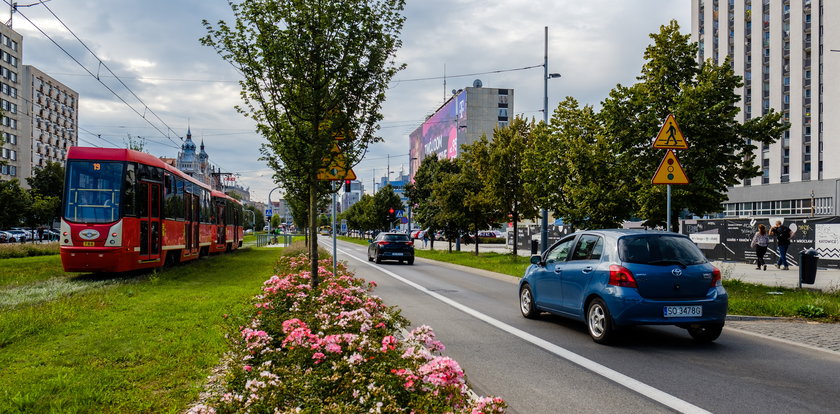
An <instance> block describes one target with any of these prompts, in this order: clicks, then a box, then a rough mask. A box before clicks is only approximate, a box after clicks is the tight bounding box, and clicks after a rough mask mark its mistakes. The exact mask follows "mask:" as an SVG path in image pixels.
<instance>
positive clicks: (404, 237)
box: [385, 234, 408, 242]
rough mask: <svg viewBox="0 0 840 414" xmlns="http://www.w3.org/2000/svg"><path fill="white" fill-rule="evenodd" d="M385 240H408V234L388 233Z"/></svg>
mask: <svg viewBox="0 0 840 414" xmlns="http://www.w3.org/2000/svg"><path fill="white" fill-rule="evenodd" d="M385 241H392V242H398V241H408V236H407V235H405V234H386V235H385Z"/></svg>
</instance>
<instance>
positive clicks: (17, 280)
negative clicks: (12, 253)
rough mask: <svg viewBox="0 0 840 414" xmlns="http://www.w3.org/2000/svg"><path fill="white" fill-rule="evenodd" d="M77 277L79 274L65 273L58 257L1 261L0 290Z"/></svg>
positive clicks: (35, 257)
mask: <svg viewBox="0 0 840 414" xmlns="http://www.w3.org/2000/svg"><path fill="white" fill-rule="evenodd" d="M77 275H79V273H64V268H63V267H62V266H61V257H59V256H58V255H52V256H33V257H21V258H14V259H2V260H0V289H6V288H9V287H14V286H23V285H28V284H31V283H33V282H40V281H46V280H49V279H55V278H67V277H73V276H77ZM0 292H2V290H0ZM0 294H2V293H0Z"/></svg>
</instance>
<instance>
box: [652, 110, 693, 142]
mask: <svg viewBox="0 0 840 414" xmlns="http://www.w3.org/2000/svg"><path fill="white" fill-rule="evenodd" d="M653 147H654V148H659V149H675V150H683V149H688V141H686V140H685V136H683V133H682V131H680V126H679V125H677V119H676V118H674V114H668V117H666V118H665V122H664V123H663V124H662V128H660V129H659V133H658V134H656V139H654V140H653Z"/></svg>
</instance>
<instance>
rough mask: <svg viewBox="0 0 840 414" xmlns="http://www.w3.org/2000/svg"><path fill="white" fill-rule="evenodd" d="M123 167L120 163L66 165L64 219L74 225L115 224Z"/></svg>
mask: <svg viewBox="0 0 840 414" xmlns="http://www.w3.org/2000/svg"><path fill="white" fill-rule="evenodd" d="M123 165H124V164H123V163H122V162H102V161H70V162H68V165H67V186H66V188H65V193H64V218H65V219H67V220H69V221H72V222H76V223H110V222H113V221H117V220H118V219H119V217H120V187H121V185H122V182H123V180H122V177H123Z"/></svg>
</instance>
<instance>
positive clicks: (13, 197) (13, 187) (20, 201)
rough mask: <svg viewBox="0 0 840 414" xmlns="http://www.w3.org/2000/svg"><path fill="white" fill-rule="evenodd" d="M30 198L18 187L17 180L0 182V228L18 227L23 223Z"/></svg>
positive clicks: (30, 202)
mask: <svg viewBox="0 0 840 414" xmlns="http://www.w3.org/2000/svg"><path fill="white" fill-rule="evenodd" d="M31 204H32V197H31V196H30V195H29V193H28V192H27V191H26V190H24V189H23V188H21V187H20V183H19V182H18V180H17V178H14V179H11V180H9V181H2V180H0V205H2V206H3V208H0V228H2V229H7V228H9V227H15V226H19V225H21V224H22V223H23V221H24V219H25V217H26V214H27V211H28V210H29V206H30V205H31Z"/></svg>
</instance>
